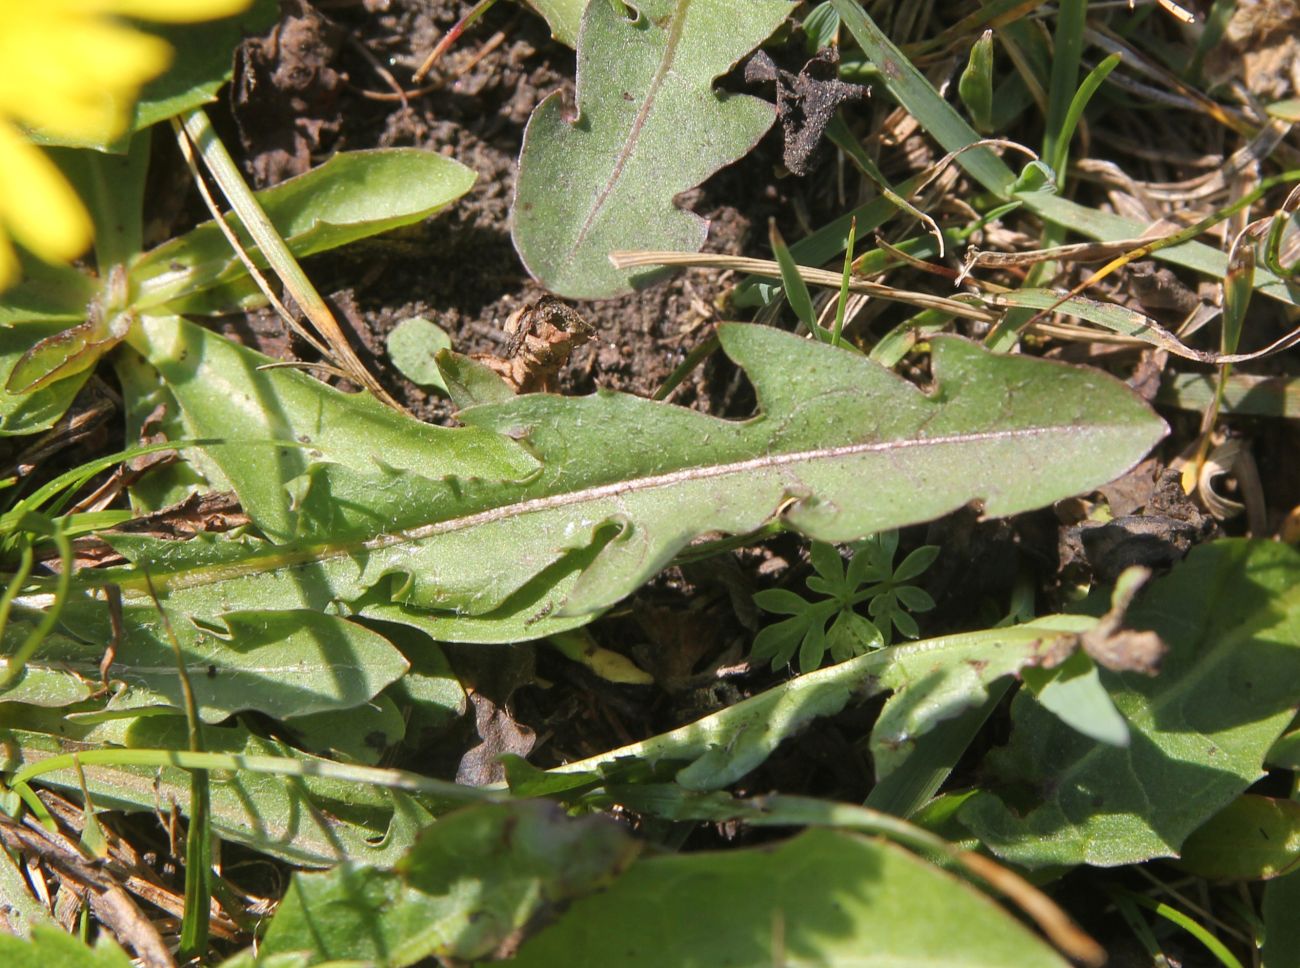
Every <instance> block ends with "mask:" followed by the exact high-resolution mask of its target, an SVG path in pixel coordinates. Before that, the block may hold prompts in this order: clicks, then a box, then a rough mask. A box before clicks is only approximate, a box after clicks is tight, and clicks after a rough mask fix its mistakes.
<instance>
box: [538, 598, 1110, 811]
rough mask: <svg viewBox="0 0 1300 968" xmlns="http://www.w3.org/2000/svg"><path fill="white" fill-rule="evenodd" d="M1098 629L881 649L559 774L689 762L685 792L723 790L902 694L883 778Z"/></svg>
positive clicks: (1051, 622) (888, 720)
mask: <svg viewBox="0 0 1300 968" xmlns="http://www.w3.org/2000/svg"><path fill="white" fill-rule="evenodd" d="M1093 621H1094V620H1092V619H1087V618H1079V617H1074V616H1055V617H1054V618H1051V619H1043V620H1040V621H1038V622H1031V623H1029V624H1027V625H1018V626H1014V627H1012V628H1006V629H989V630H988V631H984V632H969V633H965V634H962V635H949V636H944V637H942V638H937V639H929V640H927V641H924V642H915V643H909V644H908V645H899V646H894V647H892V648H887V649H880V650H879V651H876V652H870V653H867V654H866V655H863V656H859V657H857V658H856V659H850V660H849V661H847V662H842V663H840V664H839V665H835V666H830V667H829V668H826V669H821V670H819V671H817V672H813V673H809V674H808V675H804V676H799V677H797V678H795V679H792V680H790V681H789V682H786V683H783V684H781V685H779V686H776V687H774V688H772V689H769V690H768V691H766V692H763V693H760V694H759V695H757V696H753V697H751V698H749V699H745V700H742V701H741V702H738V703H735V704H733V705H731V706H728V707H727V708H726V709H722V710H720V711H718V712H716V713H713V714H711V715H709V716H706V717H704V718H703V719H700V720H697V721H696V722H694V723H690V724H689V725H686V726H683V727H681V728H679V729H675V730H672V731H671V732H667V733H662V734H660V735H658V736H653V737H651V738H650V739H646V740H642V741H641V742H638V743H633V744H631V745H629V746H623V747H619V748H618V749H616V750H612V751H610V752H608V753H602V754H600V755H598V756H594V757H591V758H590V759H586V760H579V761H576V762H573V763H567V764H565V765H564V766H561V767H557V768H556V769H555V770H553V771H552V772H553V773H588V772H594V771H597V770H600V769H604V768H610V767H616V766H617V765H618V763H619V762H620V761H626V762H632V761H634V760H643V761H647V762H651V763H655V762H660V761H681V762H685V763H687V764H688V765H687V766H685V768H683V769H682V770H680V771H679V772H678V773H677V776H676V779H677V782H678V783H679V784H681V785H682V786H685V787H687V788H688V789H692V790H717V789H720V788H722V787H725V786H727V785H729V784H731V783H734V782H736V781H737V780H739V779H740V778H741V777H743V776H744V775H745V774H746V773H748V772H749V771H751V770H753V769H755V768H756V767H758V766H759V765H761V764H762V763H763V761H764V760H766V759H767V757H768V756H770V755H771V753H772V751H773V750H775V749H776V747H777V746H778V745H780V743H781V742H782V741H783V740H785V739H787V738H789V737H791V736H794V735H795V734H797V733H798V732H799V731H800V730H801V729H803V728H804V727H805V726H807V724H808V723H810V722H812V721H813V720H814V719H817V718H819V717H823V716H833V715H835V714H836V713H838V712H840V710H842V709H843V708H844V707H845V705H847V704H848V702H849V701H850V700H853V699H858V700H861V699H865V698H867V697H868V696H871V695H875V694H878V693H881V692H885V691H891V690H892V691H894V693H895V694H894V695H893V696H892V697H891V698H890V700H889V701H888V702H887V703H886V705H885V709H884V712H883V713H882V714H881V717H880V720H879V721H878V723H877V725H876V727H875V730H874V732H873V733H872V738H871V742H872V755H873V757H875V758H876V767H877V771H878V773H879V774H880V776H882V777H883V776H885V775H887V774H888V773H889V772H890V771H892V770H893V769H894V768H895V767H896V766H897V765H898V764H899V763H901V762H902V761H903V759H904V758H905V757H906V755H907V753H908V752H909V751H910V749H911V747H912V746H913V745H914V744H915V743H916V741H917V740H918V739H919V738H920V737H921V736H923V735H925V733H926V732H927V731H928V730H930V729H932V728H933V727H934V726H936V725H937V724H938V723H940V722H942V721H944V720H946V719H948V718H951V717H954V716H958V715H960V714H961V713H962V712H964V711H965V710H966V709H968V708H970V707H972V706H977V705H979V704H980V703H982V702H983V701H984V698H985V696H986V695H987V688H988V684H989V683H991V682H993V681H995V680H997V679H999V678H1001V677H1003V676H1009V675H1016V674H1017V673H1019V672H1020V671H1021V670H1022V669H1024V668H1025V667H1027V666H1031V665H1034V664H1037V663H1040V662H1042V661H1044V659H1045V657H1047V656H1054V655H1057V654H1058V653H1059V652H1060V651H1063V650H1068V649H1069V648H1070V647H1071V646H1072V643H1073V641H1074V638H1075V636H1076V635H1077V634H1078V633H1080V632H1083V631H1086V630H1087V629H1088V628H1090V627H1091V626H1092V624H1093Z"/></svg>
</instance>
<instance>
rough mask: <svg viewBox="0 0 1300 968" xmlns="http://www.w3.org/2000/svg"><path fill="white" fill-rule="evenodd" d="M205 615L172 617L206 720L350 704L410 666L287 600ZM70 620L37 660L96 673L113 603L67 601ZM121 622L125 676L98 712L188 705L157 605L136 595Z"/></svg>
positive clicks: (347, 625) (380, 643)
mask: <svg viewBox="0 0 1300 968" xmlns="http://www.w3.org/2000/svg"><path fill="white" fill-rule="evenodd" d="M169 617H170V616H169ZM204 618H207V619H208V621H207V622H204V623H203V624H201V625H200V624H196V623H194V622H190V621H175V620H174V619H173V620H172V622H171V625H172V630H173V632H174V634H175V636H176V639H177V641H178V643H179V645H180V648H181V655H182V658H183V661H184V662H185V667H186V670H187V672H188V675H189V679H190V686H191V689H192V691H193V693H194V701H195V705H196V706H197V709H198V713H199V716H200V718H201V719H203V720H204V721H205V722H209V723H216V722H220V721H221V720H223V719H226V718H227V717H229V716H230V715H232V714H233V713H237V712H242V711H244V710H256V711H258V712H262V713H265V714H267V715H268V716H273V717H275V718H277V719H284V718H286V717H290V716H306V715H309V714H311V713H319V712H325V711H335V712H337V711H339V710H344V709H351V708H352V707H354V706H357V705H359V704H361V703H364V702H367V701H369V700H370V699H372V698H373V697H374V696H375V695H377V694H378V693H379V692H380V691H381V690H382V689H383V688H384V687H385V686H387V685H389V684H390V683H392V682H395V681H396V680H397V679H399V678H400V677H401V676H402V674H403V673H404V672H405V671H406V669H407V663H406V659H405V658H403V656H402V654H401V653H400V652H398V651H397V649H395V648H393V646H392V645H390V644H389V643H388V641H387V640H386V639H385V638H384V637H383V636H381V635H379V634H378V633H376V632H372V631H370V630H369V629H366V628H362V627H361V626H360V625H358V624H356V623H354V622H347V621H344V620H343V619H341V618H339V617H338V616H334V615H321V614H318V613H316V612H314V611H306V610H294V609H282V610H276V611H256V610H230V611H224V612H217V613H214V614H212V615H211V616H204ZM61 621H62V622H63V623H64V627H65V629H67V630H68V632H69V635H64V636H51V637H50V638H49V639H47V641H46V642H45V643H44V644H43V645H42V646H41V649H40V650H39V651H38V652H37V659H38V661H40V662H42V663H44V664H45V665H46V667H60V666H61V667H62V668H66V669H68V670H69V671H71V672H76V673H80V675H81V676H82V677H83V678H84V679H87V680H90V681H94V680H97V679H98V666H99V662H100V659H101V657H102V655H103V652H104V646H105V643H107V642H110V641H112V638H113V630H112V626H111V623H110V621H109V615H108V610H107V608H105V607H103V604H102V603H101V602H99V601H94V600H87V599H74V600H71V601H69V602H68V603H67V604H66V605H65V606H64V611H63V612H62V614H61ZM25 624H26V623H18V622H11V623H10V626H9V627H8V628H7V629H6V630H5V640H6V641H5V647H6V650H9V649H12V648H13V647H15V646H16V643H17V642H18V641H21V638H20V636H23V635H26V633H27V631H28V629H27V628H26V627H25ZM122 624H123V637H122V641H121V642H119V643H118V644H117V651H116V653H115V656H114V661H113V665H112V667H111V668H110V670H109V677H110V680H111V681H113V682H115V683H118V684H119V685H118V687H117V689H116V690H115V691H114V693H113V696H112V698H111V699H110V700H109V702H108V704H107V706H106V707H105V711H104V712H103V713H97V714H95V715H96V716H99V715H108V716H116V715H120V714H122V713H124V712H127V711H130V710H137V709H158V708H170V709H174V710H180V709H184V705H183V702H182V700H183V695H182V690H181V683H180V677H179V675H178V673H177V670H176V657H175V652H174V650H173V647H172V644H171V641H170V640H169V638H168V636H167V634H166V630H165V629H164V628H163V627H162V625H161V623H160V619H159V617H158V610H157V608H154V607H152V606H151V605H134V604H129V603H128V604H126V605H125V606H124V607H123V609H122ZM72 635H75V636H77V637H78V638H80V639H82V641H76V640H74V639H73V638H71V637H70V636H72ZM87 715H88V714H87Z"/></svg>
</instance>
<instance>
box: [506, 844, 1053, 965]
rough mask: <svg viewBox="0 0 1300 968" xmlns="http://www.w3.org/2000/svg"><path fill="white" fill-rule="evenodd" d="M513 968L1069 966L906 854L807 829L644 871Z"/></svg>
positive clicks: (586, 903) (578, 912) (553, 932)
mask: <svg viewBox="0 0 1300 968" xmlns="http://www.w3.org/2000/svg"><path fill="white" fill-rule="evenodd" d="M955 925H960V930H955V929H954V926H955ZM512 964H513V965H517V966H519V968H534V966H536V968H558V966H565V968H584V966H593V968H594V966H602V968H603V966H606V965H611V964H618V965H620V966H626V968H641V966H645V968H651V966H655V968H657V966H661V965H674V966H680V968H706V966H715V965H747V966H759V965H789V966H809V968H811V966H814V965H815V966H837V968H849V966H852V968H873V966H879V968H887V966H896V965H950V966H954V968H965V966H976V965H978V966H987V968H994V966H996V968H1005V966H1007V965H1016V966H1017V968H1030V966H1038V965H1043V966H1048V965H1050V966H1055V968H1063V966H1064V965H1065V964H1066V962H1065V960H1064V959H1063V958H1061V956H1060V955H1058V954H1056V952H1054V951H1053V950H1052V949H1051V948H1049V947H1048V946H1047V945H1046V944H1045V943H1044V942H1043V941H1041V940H1040V939H1039V938H1037V937H1036V936H1035V935H1034V934H1033V933H1031V932H1030V931H1029V929H1028V928H1026V927H1025V926H1024V925H1022V924H1021V923H1020V922H1019V921H1017V920H1016V919H1015V918H1013V917H1011V916H1010V915H1009V914H1007V913H1006V912H1005V911H1003V910H1002V909H1001V908H999V907H998V906H997V905H996V904H994V903H993V901H991V900H990V899H989V898H988V897H986V896H985V895H983V894H981V893H979V892H978V891H977V890H975V889H974V888H972V887H971V886H970V885H969V884H967V883H965V882H963V881H961V880H959V879H957V878H956V877H954V876H952V875H951V874H947V873H945V872H944V871H941V870H940V869H938V868H937V867H934V866H932V865H930V864H928V863H926V862H925V861H923V860H921V859H920V858H918V857H917V856H915V855H914V854H911V853H909V852H907V851H906V850H904V849H903V848H901V847H898V846H895V845H894V844H890V843H887V842H885V841H881V840H876V839H872V838H868V837H863V836H860V835H857V834H849V833H841V832H837V831H830V830H809V831H806V832H804V833H802V834H800V835H799V836H797V837H793V838H791V839H790V840H787V841H784V842H783V843H780V844H778V845H777V846H776V847H772V846H770V845H769V846H765V847H761V848H754V849H748V850H731V851H727V852H725V853H690V854H679V855H671V856H663V857H651V858H647V859H644V860H641V861H639V862H637V863H636V864H634V865H632V867H631V869H630V870H629V871H628V872H627V873H626V874H624V875H623V876H622V877H620V878H619V879H618V880H617V881H615V882H614V884H613V885H612V886H611V887H610V888H609V889H608V890H605V891H602V892H600V893H598V894H591V895H588V896H587V897H583V898H580V899H578V900H577V901H575V902H574V903H573V905H572V906H571V907H570V908H569V909H568V911H566V912H565V914H564V916H563V917H562V918H561V919H560V921H559V922H558V923H557V924H555V925H554V926H553V927H550V928H547V929H545V930H543V931H542V932H541V933H540V934H538V935H537V936H536V937H534V938H532V939H530V940H528V941H525V942H524V945H523V947H522V948H521V949H520V951H519V954H518V955H517V956H516V957H515V959H514V961H513V962H512Z"/></svg>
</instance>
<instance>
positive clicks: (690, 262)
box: [609, 251, 1001, 323]
mask: <svg viewBox="0 0 1300 968" xmlns="http://www.w3.org/2000/svg"><path fill="white" fill-rule="evenodd" d="M609 261H610V262H612V263H613V264H614V265H615V266H617V267H618V268H620V269H632V268H638V267H641V266H685V267H691V268H696V269H734V270H736V271H738V272H748V273H753V274H755V275H760V276H770V277H771V278H773V279H780V278H781V269H780V266H778V265H777V264H776V263H775V262H773V261H772V260H770V259H751V258H747V257H745V256H735V255H710V254H708V253H700V252H656V251H646V252H611V253H610V254H609ZM795 268H796V270H797V271H798V273H799V276H800V278H802V279H803V281H804V282H806V283H808V284H810V285H814V286H827V287H830V288H834V289H838V288H839V286H840V283H841V282H842V281H843V279H844V274H843V273H842V272H830V271H828V270H826V269H813V268H810V267H808V266H796V267H795ZM849 291H850V292H858V293H862V294H864V295H867V296H875V297H876V298H878V299H888V300H892V301H893V302H900V303H905V304H907V305H909V306H918V307H920V308H922V309H934V310H938V311H939V312H944V313H951V314H952V315H954V316H961V317H963V318H965V319H975V320H979V321H980V322H985V323H996V322H997V321H998V319H1000V318H1001V314H1000V313H996V312H993V311H991V310H989V309H986V308H984V307H983V306H979V305H976V304H974V303H971V302H967V301H965V300H962V299H952V298H949V297H947V296H935V295H932V294H930V293H925V292H913V291H911V290H908V289H897V288H895V287H893V286H886V285H884V284H882V283H879V282H869V281H867V280H866V279H853V280H850V282H849Z"/></svg>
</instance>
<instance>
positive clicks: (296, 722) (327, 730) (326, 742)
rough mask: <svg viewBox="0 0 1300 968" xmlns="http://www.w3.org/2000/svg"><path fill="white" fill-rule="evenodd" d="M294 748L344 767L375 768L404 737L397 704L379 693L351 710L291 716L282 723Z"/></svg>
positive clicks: (404, 723)
mask: <svg viewBox="0 0 1300 968" xmlns="http://www.w3.org/2000/svg"><path fill="white" fill-rule="evenodd" d="M284 725H285V727H286V729H287V730H288V731H289V735H290V736H291V737H292V738H293V742H294V745H295V746H298V747H301V748H302V749H306V750H311V751H312V752H313V753H318V754H319V755H321V756H328V757H329V758H330V759H333V760H343V761H344V762H347V763H365V764H367V765H369V766H374V765H376V764H377V763H379V761H380V760H381V759H382V758H383V756H384V754H385V753H386V752H388V750H389V749H390V748H391V747H393V746H396V745H397V744H398V743H400V742H401V741H402V737H403V736H405V735H406V721H405V720H404V719H403V718H402V711H401V710H400V709H398V708H397V703H396V702H394V701H393V699H392V698H390V697H389V696H388V695H387V694H385V693H381V694H380V695H378V696H375V698H374V699H371V700H370V701H369V702H367V703H363V704H362V705H360V706H354V707H353V708H351V709H345V710H341V711H338V710H331V711H329V712H319V713H310V714H309V715H306V716H294V717H293V718H292V719H286V720H285V721H284Z"/></svg>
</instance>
